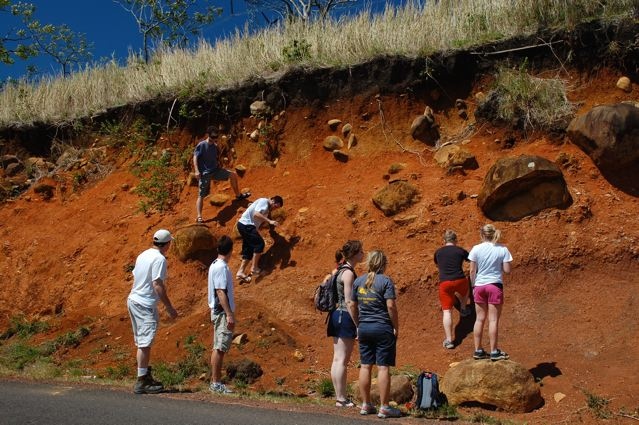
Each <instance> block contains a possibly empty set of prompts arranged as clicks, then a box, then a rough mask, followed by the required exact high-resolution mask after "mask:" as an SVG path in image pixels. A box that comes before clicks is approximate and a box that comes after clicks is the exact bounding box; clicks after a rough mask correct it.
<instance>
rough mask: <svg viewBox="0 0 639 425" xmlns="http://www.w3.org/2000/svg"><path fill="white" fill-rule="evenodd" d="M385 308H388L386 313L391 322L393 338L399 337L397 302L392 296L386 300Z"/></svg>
mask: <svg viewBox="0 0 639 425" xmlns="http://www.w3.org/2000/svg"><path fill="white" fill-rule="evenodd" d="M386 309H387V310H388V315H389V316H390V319H391V322H392V323H393V330H394V333H395V338H399V313H398V312H397V303H396V302H395V299H394V298H389V299H387V300H386Z"/></svg>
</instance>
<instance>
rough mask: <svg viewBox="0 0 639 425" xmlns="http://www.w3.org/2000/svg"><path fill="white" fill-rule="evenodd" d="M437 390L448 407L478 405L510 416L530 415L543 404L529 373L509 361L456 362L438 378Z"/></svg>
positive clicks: (539, 392) (539, 391)
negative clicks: (503, 411) (508, 413)
mask: <svg viewBox="0 0 639 425" xmlns="http://www.w3.org/2000/svg"><path fill="white" fill-rule="evenodd" d="M440 391H441V392H442V393H444V394H445V395H446V399H447V400H448V403H449V404H451V405H455V404H462V403H473V402H474V403H482V404H484V405H489V406H494V407H496V408H498V409H500V410H505V411H508V412H513V413H526V412H530V411H532V410H534V409H535V408H537V407H539V406H541V405H542V404H543V402H544V400H543V398H542V397H541V390H540V388H539V384H537V383H536V382H535V378H534V377H533V376H532V374H531V373H530V372H529V371H528V370H527V369H526V368H524V367H523V366H522V365H520V364H519V363H516V362H513V361H510V360H502V361H498V362H491V361H488V360H481V361H477V360H473V359H468V360H464V361H462V362H459V363H457V364H456V365H454V366H453V367H451V368H450V369H449V370H448V372H446V374H445V375H444V377H443V378H442V380H441V385H440Z"/></svg>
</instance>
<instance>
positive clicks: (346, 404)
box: [335, 399, 355, 407]
mask: <svg viewBox="0 0 639 425" xmlns="http://www.w3.org/2000/svg"><path fill="white" fill-rule="evenodd" d="M335 407H355V403H353V402H352V401H350V400H349V399H346V400H335Z"/></svg>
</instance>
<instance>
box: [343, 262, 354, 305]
mask: <svg viewBox="0 0 639 425" xmlns="http://www.w3.org/2000/svg"><path fill="white" fill-rule="evenodd" d="M354 280H355V273H353V272H352V271H350V270H344V271H343V272H342V282H343V283H344V299H345V300H346V301H347V303H346V304H347V305H348V300H350V299H351V296H352V294H353V281H354Z"/></svg>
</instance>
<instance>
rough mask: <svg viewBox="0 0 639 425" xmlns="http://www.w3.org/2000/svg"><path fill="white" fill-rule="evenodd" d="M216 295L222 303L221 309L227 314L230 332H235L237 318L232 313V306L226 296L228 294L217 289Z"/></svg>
mask: <svg viewBox="0 0 639 425" xmlns="http://www.w3.org/2000/svg"><path fill="white" fill-rule="evenodd" d="M215 293H216V294H217V299H218V301H219V302H220V307H222V310H224V313H226V323H227V325H228V328H229V330H231V331H232V330H233V328H234V327H235V316H234V315H233V312H232V311H231V306H230V304H229V298H228V297H227V296H226V292H225V291H224V289H216V290H215Z"/></svg>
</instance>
